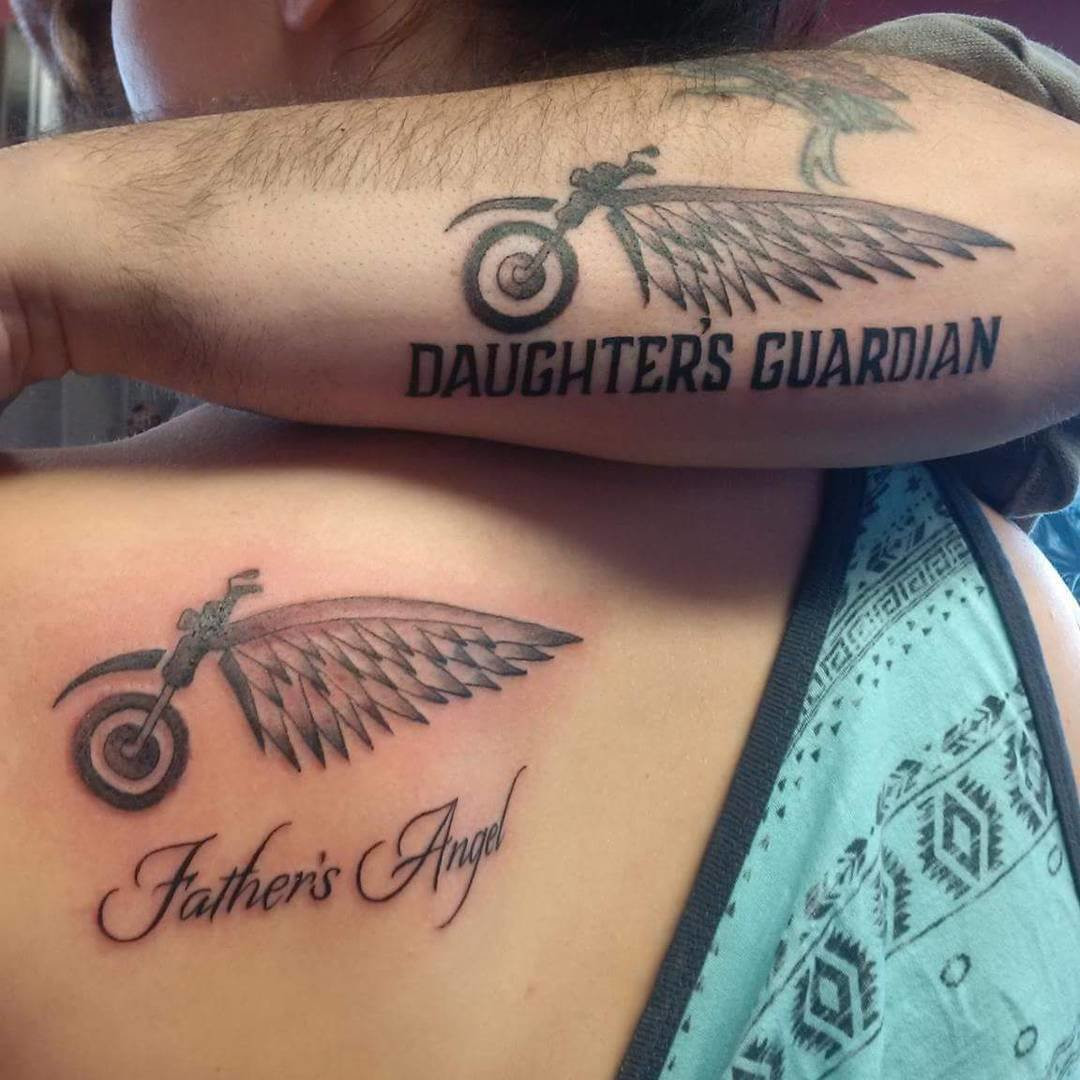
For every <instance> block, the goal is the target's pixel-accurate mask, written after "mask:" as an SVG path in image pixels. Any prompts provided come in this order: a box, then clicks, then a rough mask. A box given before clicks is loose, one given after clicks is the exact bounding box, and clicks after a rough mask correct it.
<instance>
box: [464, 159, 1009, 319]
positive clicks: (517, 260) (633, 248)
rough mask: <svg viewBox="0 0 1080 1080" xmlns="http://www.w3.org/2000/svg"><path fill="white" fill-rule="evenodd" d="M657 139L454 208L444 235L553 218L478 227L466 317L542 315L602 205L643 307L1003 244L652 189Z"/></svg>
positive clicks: (703, 302)
mask: <svg viewBox="0 0 1080 1080" xmlns="http://www.w3.org/2000/svg"><path fill="white" fill-rule="evenodd" d="M659 155H660V151H659V149H657V147H655V146H646V147H644V148H643V149H641V150H635V151H633V152H632V153H630V154H629V155H628V156H627V158H626V162H625V163H624V164H623V165H615V164H613V163H611V162H607V161H601V162H598V163H597V164H595V165H593V166H592V168H589V169H583V168H577V169H574V170H573V172H571V174H570V187H571V188H572V191H571V194H570V196H569V198H568V199H567V200H566V202H564V203H563V204H562V205H559V204H558V202H557V200H555V199H550V198H542V197H534V196H511V197H508V198H500V199H487V200H485V201H484V202H479V203H476V204H475V205H473V206H470V207H469V208H468V209H467V210H464V211H462V212H461V213H460V214H458V215H457V216H456V217H455V218H454V219H453V221H451V222H450V224H449V225H448V226H447V231H449V230H450V229H453V228H456V227H457V226H458V225H460V224H461V223H462V222H464V221H467V220H470V219H472V218H473V217H475V216H477V215H478V214H486V213H490V212H493V211H508V210H509V211H536V212H542V213H547V212H548V211H551V212H552V216H553V217H554V220H555V227H554V228H550V227H549V226H547V225H544V224H542V223H541V222H538V221H534V220H528V219H520V220H509V221H500V222H498V223H496V224H494V225H491V226H489V227H487V228H486V229H484V231H483V232H481V233H480V235H479V236H478V237H477V238H476V240H475V241H474V242H473V243H472V245H471V247H470V248H469V251H468V253H467V255H466V257H465V265H464V273H463V284H464V292H465V299H466V302H467V303H468V305H469V309H470V310H471V311H472V313H473V314H474V315H475V316H476V317H477V318H478V319H479V320H480V321H481V322H482V323H484V324H485V325H486V326H489V327H491V328H492V329H493V330H498V331H501V332H503V333H508V334H522V333H526V332H527V331H530V330H535V329H537V328H538V327H541V326H544V325H546V324H547V323H549V322H551V321H552V320H553V319H555V318H556V317H557V316H559V315H561V314H562V313H563V312H564V311H565V310H566V308H567V307H568V306H569V304H570V301H571V300H572V299H573V296H574V291H575V289H576V288H577V283H578V259H577V255H576V254H575V252H574V249H573V248H572V247H571V246H570V243H569V242H568V240H567V238H566V235H567V233H568V232H570V231H571V230H573V229H575V228H577V227H578V226H579V225H581V224H582V223H583V222H584V221H585V219H586V218H587V217H589V215H590V214H592V212H593V211H594V210H597V209H601V208H603V209H604V210H606V211H607V213H606V215H605V217H606V220H607V222H608V224H609V225H610V226H611V229H612V231H613V232H614V234H615V237H616V239H617V240H618V242H619V245H620V247H621V248H622V250H623V252H624V253H625V255H626V258H627V260H628V261H629V263H630V267H631V269H632V270H633V272H634V276H635V278H636V279H637V283H638V288H639V290H640V292H641V296H642V300H643V302H644V303H645V304H648V303H649V301H650V299H651V295H652V289H653V288H654V287H655V288H656V289H659V290H660V292H662V293H663V294H664V296H666V297H667V298H668V299H669V300H671V301H672V302H673V303H674V304H676V305H677V306H678V307H679V308H680V309H682V310H683V311H688V310H696V311H698V312H700V314H701V315H702V316H703V317H706V318H708V317H710V316H711V314H712V309H713V307H714V306H716V307H719V308H720V309H722V310H723V311H724V312H725V313H726V314H727V315H729V316H730V315H732V314H733V313H734V309H735V304H736V302H741V303H742V304H743V305H744V306H745V307H746V308H748V309H749V310H751V311H755V310H756V309H757V300H758V299H760V298H761V297H768V298H769V299H770V300H773V301H775V302H777V303H780V302H781V300H782V291H778V289H780V290H782V289H788V290H790V291H791V292H794V293H798V294H799V295H800V296H803V297H806V298H807V299H810V300H817V301H820V300H822V294H821V291H822V290H824V289H840V288H842V283H843V281H844V280H845V279H852V280H860V281H864V282H869V283H874V284H876V283H877V280H878V279H877V277H876V276H875V272H877V273H885V274H891V275H893V276H895V277H899V278H913V277H915V268H918V269H922V270H926V269H940V268H941V267H942V265H943V264H942V262H941V261H939V259H938V258H937V256H938V255H948V256H952V257H953V258H957V259H965V260H969V261H970V260H974V258H975V255H974V254H973V253H972V249H973V248H1008V249H1010V250H1011V249H1012V245H1011V244H1009V243H1007V242H1006V241H1005V240H1001V239H999V238H998V237H996V236H993V235H992V234H990V233H988V232H984V231H983V230H982V229H976V228H972V227H971V226H969V225H963V224H961V223H959V222H956V221H950V220H949V219H948V218H944V217H937V216H935V215H933V214H925V213H923V212H922V211H919V210H906V209H903V208H902V207H897V206H889V205H886V204H884V203H878V202H871V201H869V200H866V199H851V198H846V197H842V196H836V195H823V194H820V193H817V192H799V191H770V190H765V189H758V188H729V187H700V186H695V185H678V184H656V185H638V186H630V187H624V186H623V184H624V183H625V182H626V181H628V180H630V179H632V178H634V177H639V176H655V175H656V168H655V167H654V166H653V165H652V164H650V160H649V159H655V158H657V157H658V156H659Z"/></svg>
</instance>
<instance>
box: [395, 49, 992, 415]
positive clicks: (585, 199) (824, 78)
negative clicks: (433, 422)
mask: <svg viewBox="0 0 1080 1080" xmlns="http://www.w3.org/2000/svg"><path fill="white" fill-rule="evenodd" d="M675 77H676V79H678V80H679V81H680V82H681V83H682V85H681V86H680V88H679V89H678V90H677V95H693V96H698V97H703V98H717V97H722V96H730V95H733V94H734V95H751V96H754V97H759V98H766V99H768V100H770V101H774V102H777V103H778V104H782V105H785V106H788V107H791V108H793V109H797V110H799V111H800V112H801V113H802V114H804V115H805V116H806V117H807V118H808V119H809V120H810V122H811V126H810V130H809V133H808V135H807V137H806V141H805V143H804V145H803V148H802V151H801V155H800V163H799V174H800V176H801V177H802V179H803V181H804V182H805V183H806V184H807V185H808V186H810V187H817V186H818V183H819V180H821V179H824V180H828V181H831V182H833V183H837V184H839V183H842V182H843V181H842V178H841V176H840V172H839V169H838V166H837V163H836V144H837V139H838V137H839V136H841V135H849V134H855V133H866V132H889V131H911V130H912V128H911V127H910V125H908V124H907V123H906V122H905V121H904V120H903V119H902V117H901V116H900V115H899V114H898V113H897V112H896V111H895V109H894V108H893V106H894V105H898V104H899V103H902V102H904V101H906V100H907V98H906V95H904V94H903V93H902V92H901V91H899V90H897V89H896V88H894V87H892V86H890V85H889V84H888V83H886V82H884V81H883V80H882V79H880V78H877V77H876V76H873V75H870V74H868V73H867V72H866V71H865V70H864V69H863V68H862V66H861V65H860V64H859V63H858V61H857V60H856V59H855V58H854V57H852V56H848V55H845V56H840V55H837V54H829V53H796V54H790V55H781V56H775V57H770V58H759V57H722V58H719V59H716V60H708V61H694V62H692V63H686V64H681V65H678V66H677V67H676V68H675ZM659 157H660V150H659V148H658V147H656V146H646V147H643V148H642V149H640V150H634V151H632V152H630V153H629V154H628V155H627V157H626V160H625V162H624V163H623V164H621V165H619V164H615V163H613V162H607V161H600V162H596V163H594V164H593V165H592V166H591V167H588V168H585V167H578V168H575V169H573V170H572V171H571V172H570V175H569V189H570V190H569V193H568V195H567V197H566V198H565V200H564V201H562V202H561V203H560V202H559V200H557V199H555V198H551V197H549V196H539V195H536V196H527V195H513V196H505V197H499V198H492V199H486V200H484V201H483V202H479V203H476V204H474V205H472V206H470V207H468V208H467V209H465V210H463V211H462V212H461V213H460V214H458V215H457V216H456V217H455V218H454V219H453V220H452V221H451V222H450V223H449V225H448V226H447V231H450V230H455V229H458V228H460V227H461V226H463V225H465V224H466V223H469V224H472V223H473V221H474V219H477V218H480V217H486V216H488V215H492V214H497V215H499V216H500V220H496V221H495V222H494V223H493V224H489V225H486V226H485V227H484V228H483V229H482V231H480V232H479V234H478V235H477V236H476V237H475V238H474V239H473V240H472V242H471V243H470V244H469V246H468V249H467V251H466V253H465V258H464V266H463V269H462V284H463V292H464V298H465V302H466V304H467V305H468V308H469V310H470V311H471V313H472V314H473V315H474V316H475V318H476V319H477V320H479V322H480V323H482V324H483V325H484V326H486V327H488V328H489V329H490V330H492V331H495V332H496V334H498V335H501V337H498V338H495V339H489V340H487V341H482V342H458V343H452V344H446V343H441V342H432V341H427V342H412V343H411V345H410V356H409V364H408V380H407V384H406V388H405V394H406V396H407V397H413V398H426V397H453V396H468V397H508V396H512V395H520V396H524V397H542V396H547V395H555V396H562V395H567V394H579V393H580V394H592V393H606V394H612V393H630V394H641V393H653V394H655V393H678V392H697V391H723V390H727V389H729V388H730V387H734V386H738V387H746V388H749V389H753V390H775V389H780V388H786V389H805V388H809V387H814V388H818V389H823V388H828V387H833V386H837V387H839V386H864V385H867V384H873V383H886V382H906V381H909V380H913V381H917V380H927V381H934V380H938V379H941V378H942V377H945V376H953V375H974V374H978V373H981V372H984V371H988V370H989V369H990V367H991V366H992V364H993V361H994V358H995V355H996V352H997V347H998V342H999V339H1000V334H1001V326H1002V317H1001V316H1000V315H995V314H990V313H987V314H983V315H978V316H975V317H971V316H969V317H967V318H965V319H963V320H955V321H947V322H944V323H941V324H927V323H925V322H923V323H921V324H918V325H916V324H915V323H911V324H905V325H900V326H890V327H882V326H867V327H864V328H863V329H862V332H861V334H858V335H857V336H854V337H853V335H852V334H851V333H849V332H848V331H846V330H844V329H834V328H815V327H814V326H812V325H811V326H807V325H803V326H799V327H786V328H782V329H777V330H768V331H766V332H764V333H762V334H759V335H758V336H757V338H756V340H755V341H753V342H752V343H750V346H749V347H746V346H744V343H743V342H742V341H741V340H737V338H736V335H735V334H734V333H733V332H732V331H730V330H725V329H724V328H723V327H714V323H715V322H716V321H717V320H719V319H720V318H721V317H727V318H728V319H730V318H732V317H733V316H734V315H735V314H736V312H737V311H750V312H756V311H757V310H758V306H759V304H761V303H762V302H768V303H773V304H777V305H781V304H783V302H784V300H785V298H790V297H791V296H793V295H794V296H799V297H802V298H803V299H804V300H810V301H814V302H816V303H819V304H825V303H826V300H827V297H828V296H829V295H830V294H835V293H837V292H840V291H841V290H843V289H844V288H845V286H848V285H850V284H851V283H852V282H859V283H861V284H862V285H864V286H866V285H876V284H878V283H879V281H880V280H882V277H883V275H884V277H886V278H892V279H897V280H902V279H908V280H910V279H913V278H915V277H916V276H918V275H922V274H926V273H930V272H937V271H943V270H945V269H946V267H947V266H949V264H955V263H958V262H971V261H974V260H975V258H976V252H977V251H978V250H979V249H991V248H996V249H1002V250H1012V245H1011V244H1010V243H1009V242H1008V241H1006V240H1003V239H1001V238H1000V237H998V236H995V235H994V234H992V233H990V232H987V231H985V230H984V229H981V228H977V227H974V226H971V225H965V224H962V223H960V222H957V221H953V220H951V219H949V218H945V217H940V216H938V215H934V214H929V213H925V212H923V211H920V210H912V209H907V208H904V207H899V206H891V205H887V204H885V203H880V202H872V201H870V200H866V199H854V198H848V197H845V196H838V195H831V194H822V193H821V192H818V191H809V192H808V191H780V190H768V189H758V188H735V187H708V186H700V185H691V184H679V183H666V182H665V183H650V182H648V180H647V178H650V177H654V176H657V175H658V165H657V164H656V163H657V160H658V158H659ZM596 211H602V212H603V215H604V219H605V221H606V222H607V225H608V228H609V229H610V232H611V234H612V236H613V238H614V240H615V242H616V244H617V247H618V249H619V250H621V252H622V256H623V257H624V259H625V263H624V265H626V266H627V269H628V271H629V273H628V279H629V278H631V277H632V279H633V280H634V281H636V283H637V290H638V293H639V295H640V297H641V301H642V304H643V306H647V305H649V304H650V303H651V302H652V300H653V297H654V295H655V294H656V293H659V294H660V296H661V297H662V298H663V299H664V300H665V301H666V302H667V303H668V304H670V305H671V314H672V318H673V322H674V323H675V325H672V326H670V327H669V328H668V329H667V332H662V333H659V334H655V335H646V336H640V337H629V336H624V335H619V334H617V333H616V334H611V333H597V334H596V335H595V336H594V337H588V338H585V339H584V340H578V341H568V340H565V339H561V340H558V341H556V340H553V339H552V340H548V339H536V338H530V337H527V335H530V334H532V333H533V332H535V331H538V330H540V329H541V328H542V327H545V326H547V325H548V324H549V323H551V322H552V321H554V320H555V319H557V318H558V317H559V316H560V315H562V314H563V313H564V312H565V311H566V310H567V308H568V307H569V306H570V304H571V301H572V300H573V298H574V295H575V292H576V290H577V285H578V280H579V275H580V270H579V263H578V257H577V254H576V252H575V251H574V248H573V245H572V243H571V240H570V234H571V233H572V232H573V230H575V229H577V228H578V227H579V226H580V225H582V224H583V223H584V222H585V221H586V220H587V219H588V218H589V217H590V216H592V215H593V214H594V212H596ZM522 214H527V215H529V216H528V217H522V216H520V215H522ZM544 218H547V221H544V220H543V219H544ZM679 313H682V316H683V318H686V317H690V319H692V320H693V322H692V323H691V325H690V326H686V325H683V326H679V325H678V319H679ZM695 324H697V325H695ZM515 338H516V339H518V340H513V339H515ZM740 357H741V358H743V359H742V360H741V361H740V359H739V358H740ZM597 369H599V373H596V372H597Z"/></svg>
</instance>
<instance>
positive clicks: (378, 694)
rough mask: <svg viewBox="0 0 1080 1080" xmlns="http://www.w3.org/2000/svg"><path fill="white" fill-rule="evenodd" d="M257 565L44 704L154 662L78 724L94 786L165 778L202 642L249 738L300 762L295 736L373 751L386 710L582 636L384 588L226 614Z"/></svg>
mask: <svg viewBox="0 0 1080 1080" xmlns="http://www.w3.org/2000/svg"><path fill="white" fill-rule="evenodd" d="M258 575H259V571H258V570H245V571H243V572H242V573H239V574H234V575H233V576H232V577H231V578H229V582H228V587H227V589H226V592H225V595H224V596H223V597H222V598H221V599H220V600H211V601H208V602H207V603H206V604H204V605H203V607H202V610H201V611H198V612H196V611H193V610H190V609H189V610H186V611H185V612H184V613H183V614H182V615H181V616H180V620H179V623H178V624H177V629H179V630H183V631H184V632H185V633H184V636H183V637H181V638H180V640H179V642H178V643H177V644H176V646H175V648H174V649H173V651H172V653H171V654H169V655H168V656H166V654H165V650H163V649H151V650H144V651H140V652H134V653H126V654H124V655H122V656H114V657H112V658H110V659H108V660H105V661H102V662H101V663H99V664H95V665H94V666H93V667H91V668H89V669H88V670H86V671H84V672H83V673H82V674H81V675H79V676H77V677H76V678H75V679H73V680H72V681H71V682H70V683H68V685H67V686H66V687H65V688H64V689H63V690H62V691H61V692H60V695H59V696H58V697H57V699H56V701H55V702H54V703H53V707H54V708H55V707H56V706H58V705H59V704H60V703H61V702H62V701H64V700H65V699H66V698H67V697H68V695H69V694H71V693H73V692H74V691H75V690H77V689H79V688H80V687H81V686H83V685H85V684H86V683H88V682H90V681H91V680H93V679H97V678H100V677H103V676H106V675H111V674H114V673H116V672H119V671H138V670H142V671H149V670H153V669H155V668H159V665H160V674H161V680H162V687H161V691H160V693H159V694H158V695H157V696H156V697H155V696H154V695H153V694H147V693H142V692H136V691H125V692H122V693H115V694H110V695H108V696H107V697H104V698H102V699H101V700H99V701H98V702H96V703H95V704H94V705H92V706H91V707H90V708H89V709H88V710H87V712H86V713H85V714H84V715H83V716H82V718H81V720H80V721H79V722H78V724H77V726H76V730H75V735H74V740H73V753H74V761H75V766H76V769H77V771H78V774H79V776H80V777H81V778H82V780H83V782H84V783H85V784H86V786H87V787H88V788H89V789H90V791H92V792H93V793H94V794H95V795H96V796H98V798H100V799H103V800H104V801H105V802H107V803H109V804H110V805H112V806H115V807H117V808H119V809H121V810H145V809H146V808H148V807H151V806H154V805H156V804H157V803H159V802H160V801H161V800H162V799H163V798H164V797H165V796H166V795H167V794H168V793H169V792H170V791H171V790H172V789H173V788H175V787H176V785H177V783H178V782H179V780H180V777H181V776H182V774H183V772H184V769H185V767H186V765H187V760H188V731H187V726H186V724H185V722H184V720H183V719H182V717H181V716H180V713H179V712H177V710H176V708H175V707H174V706H173V704H172V700H173V697H174V695H175V694H176V692H177V691H178V690H182V689H183V688H184V687H185V686H189V685H190V684H191V682H192V681H193V680H194V678H195V672H196V670H197V668H198V666H199V664H200V663H201V661H202V659H203V658H204V657H205V656H206V655H207V654H209V653H212V652H217V653H220V656H219V659H218V666H219V667H220V669H221V671H222V674H223V675H224V676H225V679H226V681H227V683H228V684H229V686H230V688H231V689H232V692H233V694H234V695H235V697H236V701H237V703H238V705H239V706H240V710H241V712H242V713H243V715H244V718H245V719H246V720H247V722H248V725H249V727H250V729H251V733H252V735H253V737H254V739H255V742H256V744H257V745H258V747H259V749H260V750H263V751H264V752H265V750H266V748H267V744H269V745H270V746H273V747H274V748H275V749H276V750H278V751H279V752H280V753H281V754H282V755H283V756H284V757H285V759H286V760H287V761H288V762H289V764H290V765H292V766H293V768H295V769H296V770H298V771H299V770H300V767H301V766H300V757H299V756H298V754H297V747H296V745H294V738H296V737H298V738H299V739H300V741H301V742H302V743H303V744H304V745H305V746H306V747H307V749H308V750H309V751H310V752H311V754H312V756H313V757H314V758H315V759H316V760H317V761H318V762H319V763H320V764H323V765H325V764H326V747H327V746H329V747H330V748H331V749H332V750H334V751H336V752H337V753H338V754H340V755H341V756H342V757H344V758H346V759H348V757H349V746H348V743H347V742H346V732H348V733H349V734H350V736H351V737H354V738H356V739H359V741H360V742H361V743H363V745H364V746H366V747H367V748H368V749H369V750H373V749H374V748H375V743H376V740H375V739H374V738H373V737H372V736H373V734H374V733H375V732H376V731H379V730H381V731H382V732H383V733H392V732H393V728H392V726H391V721H392V720H393V721H398V720H407V721H410V722H412V723H417V724H427V723H428V722H429V721H428V719H427V716H426V715H425V712H424V711H421V710H422V709H423V710H426V709H427V708H428V707H429V706H433V705H441V704H444V703H446V702H447V701H449V700H450V699H451V698H470V697H472V695H473V691H474V690H476V689H484V690H500V689H501V688H502V687H501V682H502V681H503V680H505V679H507V678H510V677H511V676H517V675H524V674H525V673H526V667H525V665H526V664H532V663H536V662H538V661H542V660H550V659H551V653H549V652H546V651H545V650H547V649H553V648H557V647H559V646H563V645H569V644H572V643H574V642H579V641H581V638H579V637H577V636H576V635H575V634H568V633H565V632H564V631H562V630H551V629H548V628H547V627H544V626H540V625H539V624H537V623H532V622H523V621H521V620H518V619H509V618H505V617H503V616H501V615H492V614H488V613H486V612H481V611H472V610H469V609H467V608H460V607H454V606H452V605H450V604H437V603H428V602H425V601H420V600H402V599H394V598H384V597H345V598H341V599H332V600H316V601H311V602H308V603H302V604H290V605H288V606H286V607H279V608H271V609H270V610H268V611H263V612H260V613H258V614H256V615H250V616H248V617H247V618H244V619H239V620H236V621H233V620H232V611H233V608H234V607H235V605H236V603H237V601H239V600H240V599H241V598H242V597H244V596H248V595H251V594H253V593H258V592H261V591H262V586H261V585H259V584H257V583H256V580H255V579H256V578H257V577H258Z"/></svg>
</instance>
